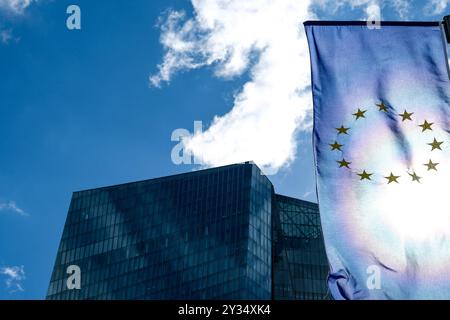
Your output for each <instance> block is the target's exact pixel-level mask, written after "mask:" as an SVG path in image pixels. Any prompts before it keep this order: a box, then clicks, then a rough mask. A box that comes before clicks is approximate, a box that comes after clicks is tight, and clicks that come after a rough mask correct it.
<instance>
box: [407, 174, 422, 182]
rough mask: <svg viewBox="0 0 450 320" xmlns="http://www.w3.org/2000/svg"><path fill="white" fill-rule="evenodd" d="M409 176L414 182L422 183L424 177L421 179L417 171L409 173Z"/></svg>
mask: <svg viewBox="0 0 450 320" xmlns="http://www.w3.org/2000/svg"><path fill="white" fill-rule="evenodd" d="M408 174H409V175H410V176H411V177H412V181H417V182H419V183H420V179H422V177H419V176H418V175H417V174H416V172H415V171H414V172H413V173H409V172H408Z"/></svg>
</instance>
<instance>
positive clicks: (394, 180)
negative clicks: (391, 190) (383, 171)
mask: <svg viewBox="0 0 450 320" xmlns="http://www.w3.org/2000/svg"><path fill="white" fill-rule="evenodd" d="M384 178H385V179H388V180H389V181H388V184H389V183H391V182H397V183H398V181H397V179H398V178H400V176H394V174H393V173H392V172H391V174H390V175H389V176H387V177H384Z"/></svg>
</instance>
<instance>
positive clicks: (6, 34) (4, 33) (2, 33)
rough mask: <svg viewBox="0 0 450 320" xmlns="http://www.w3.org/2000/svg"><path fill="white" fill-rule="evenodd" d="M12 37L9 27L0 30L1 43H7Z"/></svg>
mask: <svg viewBox="0 0 450 320" xmlns="http://www.w3.org/2000/svg"><path fill="white" fill-rule="evenodd" d="M11 39H12V31H11V29H5V30H0V42H1V43H3V44H8V43H9V41H10V40H11Z"/></svg>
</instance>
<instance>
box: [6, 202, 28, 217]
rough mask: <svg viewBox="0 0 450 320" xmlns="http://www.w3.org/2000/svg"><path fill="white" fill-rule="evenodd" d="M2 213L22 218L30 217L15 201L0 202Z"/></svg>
mask: <svg viewBox="0 0 450 320" xmlns="http://www.w3.org/2000/svg"><path fill="white" fill-rule="evenodd" d="M1 211H8V212H13V213H16V214H18V215H21V216H28V215H29V214H28V213H26V212H25V211H24V210H23V209H21V208H19V207H18V206H17V205H16V203H15V202H14V201H8V202H0V212H1Z"/></svg>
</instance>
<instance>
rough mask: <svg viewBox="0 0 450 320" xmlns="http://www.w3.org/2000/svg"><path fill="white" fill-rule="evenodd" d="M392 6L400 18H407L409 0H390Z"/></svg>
mask: <svg viewBox="0 0 450 320" xmlns="http://www.w3.org/2000/svg"><path fill="white" fill-rule="evenodd" d="M391 1H392V6H393V7H394V9H395V11H397V14H398V15H399V17H400V18H401V19H407V18H408V15H409V9H410V4H411V0H391Z"/></svg>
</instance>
